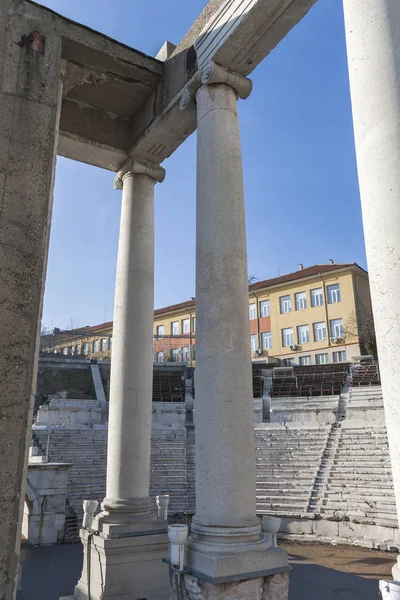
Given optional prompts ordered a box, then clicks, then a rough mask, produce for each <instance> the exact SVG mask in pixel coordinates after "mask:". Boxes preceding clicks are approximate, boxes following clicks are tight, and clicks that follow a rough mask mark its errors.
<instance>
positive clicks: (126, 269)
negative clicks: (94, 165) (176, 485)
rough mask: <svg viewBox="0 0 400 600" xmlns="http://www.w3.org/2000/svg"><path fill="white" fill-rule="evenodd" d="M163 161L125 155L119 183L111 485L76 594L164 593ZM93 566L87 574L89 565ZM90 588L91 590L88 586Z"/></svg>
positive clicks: (89, 538)
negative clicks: (158, 291) (156, 431)
mask: <svg viewBox="0 0 400 600" xmlns="http://www.w3.org/2000/svg"><path fill="white" fill-rule="evenodd" d="M164 174H165V172H164V169H162V168H161V167H159V166H158V165H149V164H142V163H140V162H138V161H136V160H132V161H128V163H126V165H125V167H124V168H123V170H122V171H120V172H119V173H118V175H117V176H116V179H115V187H116V188H117V189H122V210H121V225H120V235H119V244H118V260H117V278H116V288H115V306H114V326H113V353H112V361H111V384H110V407H109V429H108V455H107V492H106V498H105V499H104V501H103V504H102V512H101V513H100V515H99V517H98V518H97V519H96V520H95V522H94V528H95V529H97V530H98V531H96V532H95V533H94V534H92V535H90V534H89V533H88V532H87V531H85V530H82V531H81V540H82V543H83V546H84V565H83V570H82V576H81V579H80V580H79V582H78V584H77V586H76V587H75V594H74V596H73V598H74V599H75V600H86V599H87V598H89V597H90V598H91V600H100V599H101V600H117V599H118V600H125V599H126V600H128V599H131V598H142V597H143V598H144V597H145V598H147V599H148V600H152V599H156V598H157V599H162V598H166V597H167V592H166V590H167V588H168V568H167V566H166V565H165V564H163V563H162V558H163V557H165V556H167V555H168V537H167V533H166V531H167V523H166V522H164V521H159V520H157V518H156V513H155V507H152V504H151V501H150V497H149V478H150V450H151V418H152V385H153V316H154V298H153V294H154V185H155V183H156V182H157V181H162V180H163V179H164ZM89 571H90V579H89V577H88V572H89ZM89 588H90V593H89Z"/></svg>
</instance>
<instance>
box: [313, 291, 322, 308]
mask: <svg viewBox="0 0 400 600" xmlns="http://www.w3.org/2000/svg"><path fill="white" fill-rule="evenodd" d="M310 294H311V307H312V308H315V307H316V306H323V305H324V291H323V289H322V287H321V288H315V289H313V290H311V292H310Z"/></svg>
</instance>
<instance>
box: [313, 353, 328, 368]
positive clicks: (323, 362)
mask: <svg viewBox="0 0 400 600" xmlns="http://www.w3.org/2000/svg"><path fill="white" fill-rule="evenodd" d="M322 356H323V357H324V359H323V360H321V357H322ZM328 362H329V356H328V353H327V352H321V353H320V354H316V355H315V364H316V365H327V364H328Z"/></svg>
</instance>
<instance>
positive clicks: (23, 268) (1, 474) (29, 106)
mask: <svg viewBox="0 0 400 600" xmlns="http://www.w3.org/2000/svg"><path fill="white" fill-rule="evenodd" d="M41 9H42V7H39V6H35V5H29V7H28V5H26V4H25V3H23V2H15V1H14V0H1V2H0V132H1V133H0V273H1V278H0V306H1V310H0V336H1V339H2V340H3V346H2V349H1V353H0V381H1V414H0V456H1V457H2V463H1V467H0V507H1V523H0V539H1V540H2V543H1V544H0V564H1V569H0V598H7V600H11V599H12V598H15V596H16V592H17V573H18V564H19V551H20V541H21V525H22V514H23V506H24V499H25V486H26V478H27V467H28V449H29V445H30V444H29V443H30V437H31V424H32V413H33V404H34V398H35V393H36V378H37V370H38V353H39V336H40V322H41V316H42V303H43V292H44V284H45V278H46V267H47V254H48V246H49V235H50V222H51V211H52V205H53V185H54V174H55V163H56V154H57V144H58V125H59V116H60V107H61V78H60V71H61V36H60V35H59V34H58V32H57V31H56V28H55V25H54V16H53V15H52V14H51V13H49V12H46V11H44V10H41ZM38 28H40V29H39V31H40V34H41V35H43V36H44V37H45V48H44V49H43V52H37V51H35V50H34V49H33V48H30V47H28V46H27V45H25V44H18V42H19V40H21V39H26V38H27V34H29V32H31V31H38Z"/></svg>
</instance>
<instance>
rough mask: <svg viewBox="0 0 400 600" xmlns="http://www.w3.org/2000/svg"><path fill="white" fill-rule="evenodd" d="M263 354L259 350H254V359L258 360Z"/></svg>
mask: <svg viewBox="0 0 400 600" xmlns="http://www.w3.org/2000/svg"><path fill="white" fill-rule="evenodd" d="M262 353H263V351H262V350H260V349H259V348H257V350H254V352H253V358H257V357H258V356H260V355H261V354H262Z"/></svg>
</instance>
